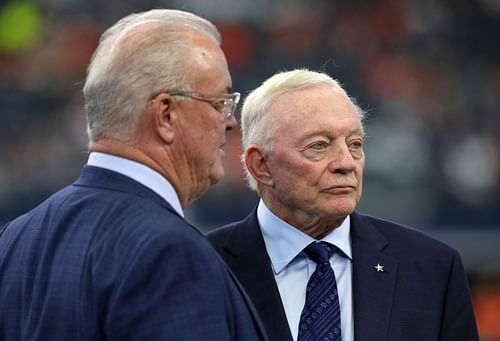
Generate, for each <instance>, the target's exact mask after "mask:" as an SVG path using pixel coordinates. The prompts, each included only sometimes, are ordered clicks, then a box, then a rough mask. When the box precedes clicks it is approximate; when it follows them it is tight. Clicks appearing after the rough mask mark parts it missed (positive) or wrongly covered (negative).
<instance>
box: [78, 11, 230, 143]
mask: <svg viewBox="0 0 500 341" xmlns="http://www.w3.org/2000/svg"><path fill="white" fill-rule="evenodd" d="M141 29H143V30H147V34H141ZM193 30H196V31H201V32H205V33H206V34H207V35H209V36H211V37H213V38H214V39H215V40H216V42H217V43H218V44H219V45H220V42H221V37H220V33H219V31H218V30H217V28H216V27H215V26H214V25H213V24H212V23H211V22H209V21H208V20H206V19H203V18H201V17H199V16H196V15H194V14H192V13H188V12H184V11H179V10H170V9H154V10H150V11H147V12H142V13H134V14H131V15H128V16H126V17H124V18H122V19H121V20H119V21H118V22H117V23H116V24H114V25H113V26H112V27H110V28H109V29H108V30H106V31H105V32H104V33H103V34H102V36H101V39H100V41H99V46H98V47H97V49H96V51H95V53H94V55H93V57H92V61H91V63H90V65H89V67H88V70H87V79H86V82H85V86H84V89H83V94H84V97H85V111H86V114H87V124H88V125H87V133H88V136H89V139H90V141H97V140H99V139H101V138H103V137H113V138H115V139H118V140H120V141H123V142H131V141H133V140H134V138H135V135H136V132H137V128H138V124H139V121H140V118H141V116H142V114H143V112H144V111H145V109H146V107H147V105H148V101H149V99H151V96H152V95H153V94H157V93H159V92H161V91H163V90H166V89H174V88H175V89H178V90H187V91H189V90H190V84H189V80H190V79H191V77H190V67H189V62H190V61H191V59H190V57H191V48H192V45H190V43H189V41H188V39H186V38H187V37H186V34H187V33H188V32H191V31H193ZM142 33H143V32H142Z"/></svg>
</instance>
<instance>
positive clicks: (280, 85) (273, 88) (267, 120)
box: [241, 69, 365, 192]
mask: <svg viewBox="0 0 500 341" xmlns="http://www.w3.org/2000/svg"><path fill="white" fill-rule="evenodd" d="M318 85H326V86H331V87H332V88H334V89H337V90H340V91H341V92H343V93H344V94H345V95H346V96H347V97H348V98H349V99H350V100H351V102H352V103H353V105H354V107H355V108H356V111H357V113H358V115H359V118H360V120H361V122H363V120H364V116H365V114H364V111H363V110H362V109H361V108H360V107H359V106H358V105H357V104H356V102H355V100H354V99H353V98H351V97H349V96H348V95H347V93H346V91H345V90H344V89H343V88H342V86H341V84H340V83H339V82H338V81H337V80H335V79H333V78H331V77H330V76H329V75H327V74H325V73H322V72H315V71H310V70H308V69H296V70H293V71H283V72H279V73H277V74H275V75H273V76H272V77H271V78H269V79H267V80H266V81H265V82H263V83H262V84H261V85H260V86H259V87H258V88H256V89H254V90H253V91H252V92H250V94H249V95H248V97H247V98H246V99H245V102H244V103H243V107H242V109H241V132H242V142H243V150H244V153H243V155H242V157H241V160H242V163H243V167H244V169H245V177H246V180H247V182H248V186H249V187H250V188H251V189H253V190H255V191H257V192H259V190H258V188H257V181H256V180H255V179H254V177H253V176H252V174H251V173H250V172H249V171H248V168H247V166H246V163H245V151H246V149H247V147H248V146H249V145H251V144H256V145H259V146H260V147H261V148H262V152H263V153H264V154H265V155H269V154H270V153H271V152H272V149H273V144H272V137H273V135H274V133H275V131H276V129H277V125H276V124H275V122H274V119H273V116H272V115H266V113H267V110H268V108H269V107H270V105H271V104H272V103H273V102H274V101H275V100H276V99H277V98H278V97H279V96H280V95H282V94H284V93H286V92H289V91H292V90H296V89H301V88H307V87H312V86H318Z"/></svg>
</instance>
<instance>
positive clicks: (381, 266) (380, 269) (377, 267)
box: [374, 263, 384, 272]
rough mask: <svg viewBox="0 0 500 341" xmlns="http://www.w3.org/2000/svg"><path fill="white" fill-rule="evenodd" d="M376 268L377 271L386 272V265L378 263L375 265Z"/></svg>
mask: <svg viewBox="0 0 500 341" xmlns="http://www.w3.org/2000/svg"><path fill="white" fill-rule="evenodd" d="M374 268H375V270H377V272H384V266H383V265H380V264H379V263H377V265H375V266H374Z"/></svg>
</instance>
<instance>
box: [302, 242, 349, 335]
mask: <svg viewBox="0 0 500 341" xmlns="http://www.w3.org/2000/svg"><path fill="white" fill-rule="evenodd" d="M335 250H336V248H335V246H333V245H331V244H328V243H325V242H314V243H311V244H310V245H308V246H307V247H306V248H305V249H304V252H305V253H306V254H307V256H308V257H309V258H310V259H311V260H312V261H314V262H315V263H316V270H315V271H314V273H313V274H312V276H311V278H309V282H308V283H307V291H306V303H305V304H304V309H303V310H302V314H301V315H300V323H299V336H298V341H306V340H311V341H312V340H314V341H318V340H321V341H323V340H325V341H326V340H335V341H341V340H342V337H341V334H340V305H339V297H338V293H337V284H336V283H335V274H334V272H333V269H332V267H331V266H330V257H331V255H332V254H333V253H334V252H335Z"/></svg>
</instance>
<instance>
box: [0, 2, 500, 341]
mask: <svg viewBox="0 0 500 341" xmlns="http://www.w3.org/2000/svg"><path fill="white" fill-rule="evenodd" d="M152 7H169V8H178V9H184V10H190V11H193V12H195V13H197V14H199V15H202V16H205V17H207V18H209V19H211V20H212V21H213V22H214V23H216V24H217V26H218V27H219V29H220V31H221V33H222V37H223V49H224V51H225V52H226V55H227V58H228V62H229V66H230V69H231V72H232V76H233V87H234V89H235V90H237V91H240V92H241V93H242V94H243V97H245V95H246V94H247V93H248V91H249V90H250V89H252V88H254V87H256V86H257V85H259V84H260V82H262V81H263V80H264V79H265V78H267V77H269V76H270V75H272V74H273V73H275V72H276V71H278V70H288V69H292V68H296V67H308V68H310V69H314V70H321V71H324V72H327V73H328V74H330V75H331V76H333V77H334V78H337V79H339V80H340V81H341V83H342V84H343V85H344V86H345V88H346V89H347V90H348V92H349V93H350V94H351V95H352V96H354V97H356V99H357V101H358V102H359V104H360V105H361V106H362V107H363V108H364V109H365V110H366V111H367V112H368V120H367V122H366V126H367V133H368V138H367V142H366V154H367V165H366V170H365V185H364V196H363V199H362V202H361V203H360V206H359V211H361V212H364V213H369V214H374V215H378V216H381V217H385V218H388V219H392V220H396V221H398V222H402V223H404V224H408V225H412V226H414V227H417V228H419V229H422V230H425V231H426V232H428V233H430V234H432V235H434V236H436V237H437V238H440V239H442V240H444V241H446V242H448V243H449V244H451V245H453V246H455V247H456V248H458V249H459V250H460V252H461V254H462V257H463V260H464V263H465V266H466V269H467V272H468V275H469V279H470V284H471V288H472V294H473V299H474V304H475V309H476V314H477V318H478V323H479V327H480V333H481V337H482V340H484V341H493V340H500V324H499V323H498V322H499V321H500V134H499V133H498V132H499V131H500V117H499V115H500V105H499V98H500V38H499V37H500V2H499V1H498V0H404V1H402V0H344V1H326V0H323V1H320V0H316V1H314V0H312V1H292V0H288V1H284V0H280V1H277V0H275V1H266V0H238V1H230V0H212V1H205V0H183V1H181V0H172V1H153V0H129V1H126V2H125V1H118V0H107V1H101V0H85V1H84V0H38V1H35V0H32V1H30V0H22V1H14V0H11V1H5V0H0V148H1V149H0V151H1V153H0V224H3V223H5V222H6V221H8V220H9V219H12V218H13V217H15V216H17V215H19V214H21V213H23V212H25V211H27V210H28V209H30V208H32V207H34V206H35V205H37V204H38V203H39V202H41V201H42V200H43V199H44V198H46V197H47V196H48V195H49V194H50V193H52V192H53V191H55V190H56V189H58V188H60V187H62V186H64V185H67V184H69V183H71V182H72V181H73V180H74V179H75V177H76V176H77V175H78V173H79V170H80V167H81V166H82V164H84V163H85V161H86V157H87V154H86V142H87V139H86V135H85V118H84V113H83V104H82V95H81V88H82V84H83V81H84V78H85V69H86V66H87V64H88V62H89V59H90V56H91V54H92V52H93V50H94V49H95V47H96V44H97V40H98V37H99V35H100V34H101V33H102V31H103V30H104V29H105V28H106V27H108V26H109V25H111V24H112V23H114V22H115V21H116V20H117V19H119V18H120V17H122V16H124V15H126V14H128V13H131V12H136V11H141V10H145V9H149V8H152ZM239 138H240V136H239V132H237V131H236V132H232V133H230V134H229V137H228V139H229V143H228V144H227V145H226V155H227V157H226V163H227V172H226V174H227V175H226V179H225V180H224V181H223V182H222V183H220V184H218V185H217V186H215V187H214V188H212V189H211V190H210V191H209V192H208V194H207V195H206V196H205V197H204V198H203V199H202V200H200V201H199V202H197V203H196V204H195V205H193V206H192V207H190V208H189V209H188V210H187V216H188V219H189V220H190V221H192V222H193V223H195V224H197V225H198V226H199V227H200V228H201V229H202V230H203V231H208V230H210V229H212V228H213V227H215V226H218V225H221V224H224V223H226V222H229V221H232V220H235V219H241V218H243V217H244V216H245V215H246V214H247V212H248V211H249V210H250V209H251V208H252V207H253V206H254V205H255V203H256V200H257V198H256V196H255V195H254V194H253V193H252V192H250V191H249V190H247V189H246V186H245V183H244V180H243V172H242V168H241V166H240V163H239V154H240V153H241V147H240V144H239ZM200 143H203V141H202V140H201V141H200ZM422 251H423V252H425V250H422Z"/></svg>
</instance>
